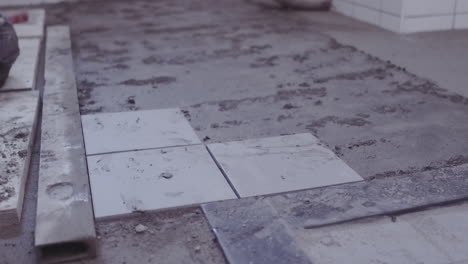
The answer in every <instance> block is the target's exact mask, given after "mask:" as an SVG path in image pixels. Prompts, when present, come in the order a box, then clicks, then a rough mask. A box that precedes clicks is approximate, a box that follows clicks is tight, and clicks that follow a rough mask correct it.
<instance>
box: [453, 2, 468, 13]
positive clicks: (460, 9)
mask: <svg viewBox="0 0 468 264" xmlns="http://www.w3.org/2000/svg"><path fill="white" fill-rule="evenodd" d="M456 13H468V0H457V8H456Z"/></svg>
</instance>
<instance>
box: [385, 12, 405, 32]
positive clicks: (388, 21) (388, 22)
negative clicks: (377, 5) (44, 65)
mask: <svg viewBox="0 0 468 264" xmlns="http://www.w3.org/2000/svg"><path fill="white" fill-rule="evenodd" d="M400 25H401V17H400V16H392V15H389V14H386V13H382V14H381V17H380V26H381V27H383V28H385V29H387V30H390V31H393V32H400Z"/></svg>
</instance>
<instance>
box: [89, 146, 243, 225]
mask: <svg viewBox="0 0 468 264" xmlns="http://www.w3.org/2000/svg"><path fill="white" fill-rule="evenodd" d="M88 167H89V174H90V182H91V191H92V196H93V204H94V213H95V216H96V217H97V218H100V217H110V216H115V215H120V214H127V213H131V212H132V211H137V210H138V211H140V210H156V209H162V208H169V207H177V206H184V205H191V204H198V203H204V202H210V201H217V200H223V199H233V198H236V196H235V194H234V192H233V191H232V189H231V188H230V186H229V184H228V182H227V181H226V179H225V178H224V176H223V175H222V173H221V171H220V170H219V169H218V167H217V166H216V164H215V162H214V161H213V159H212V158H211V156H210V155H209V153H208V151H207V150H206V148H205V147H204V146H202V145H197V146H188V147H176V148H167V149H152V150H142V151H134V152H122V153H113V154H105V155H96V156H89V157H88ZM165 173H166V174H165ZM171 175H172V176H171ZM164 176H166V178H165V177H164Z"/></svg>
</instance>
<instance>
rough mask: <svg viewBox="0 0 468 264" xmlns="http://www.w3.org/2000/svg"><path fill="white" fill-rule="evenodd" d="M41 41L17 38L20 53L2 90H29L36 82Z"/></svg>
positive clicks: (0, 90) (0, 89)
mask: <svg viewBox="0 0 468 264" xmlns="http://www.w3.org/2000/svg"><path fill="white" fill-rule="evenodd" d="M40 46H41V41H40V39H38V38H27V39H20V40H19V47H20V50H21V53H20V55H19V57H18V59H17V60H16V62H15V64H13V67H12V68H11V71H10V76H9V77H8V79H7V81H6V83H5V85H4V86H3V87H2V88H0V92H3V91H16V90H31V89H33V88H34V86H35V84H36V70H37V66H38V61H39V49H40Z"/></svg>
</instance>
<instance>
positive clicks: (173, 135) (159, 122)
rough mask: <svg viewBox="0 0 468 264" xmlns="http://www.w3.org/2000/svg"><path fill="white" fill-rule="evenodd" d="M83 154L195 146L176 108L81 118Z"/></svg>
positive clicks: (185, 123) (190, 131) (182, 116)
mask: <svg viewBox="0 0 468 264" xmlns="http://www.w3.org/2000/svg"><path fill="white" fill-rule="evenodd" d="M81 118H82V121H83V133H84V139H85V145H86V154H88V155H92V154H100V153H108V152H116V151H129V150H139V149H150V148H162V147H174V146H185V145H191V144H199V143H200V140H199V139H198V137H197V135H196V134H195V132H194V131H193V129H192V127H191V126H190V124H189V123H188V121H187V120H186V119H185V117H184V115H183V114H182V113H181V112H180V111H179V109H161V110H146V111H134V112H120V113H105V114H96V115H84V116H82V117H81Z"/></svg>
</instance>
